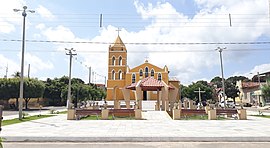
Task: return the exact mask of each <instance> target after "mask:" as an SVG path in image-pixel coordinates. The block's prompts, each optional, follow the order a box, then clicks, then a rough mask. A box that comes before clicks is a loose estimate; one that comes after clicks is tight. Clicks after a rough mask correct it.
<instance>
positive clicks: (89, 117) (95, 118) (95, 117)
mask: <svg viewBox="0 0 270 148" xmlns="http://www.w3.org/2000/svg"><path fill="white" fill-rule="evenodd" d="M81 120H101V116H94V115H93V116H87V117H82V118H81ZM108 120H135V117H134V116H131V117H119V116H109V117H108Z"/></svg>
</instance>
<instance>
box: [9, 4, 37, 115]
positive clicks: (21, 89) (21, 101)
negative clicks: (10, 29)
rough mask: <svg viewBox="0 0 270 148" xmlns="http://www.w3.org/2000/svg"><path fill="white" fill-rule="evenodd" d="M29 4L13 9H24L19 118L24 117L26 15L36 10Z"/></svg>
mask: <svg viewBox="0 0 270 148" xmlns="http://www.w3.org/2000/svg"><path fill="white" fill-rule="evenodd" d="M26 9H27V6H23V10H20V9H13V10H14V12H19V11H22V16H23V35H22V61H21V77H20V96H19V119H20V120H21V119H22V107H23V69H24V46H25V45H24V44H25V17H26V15H27V14H26V12H30V13H34V12H35V11H34V10H27V11H26Z"/></svg>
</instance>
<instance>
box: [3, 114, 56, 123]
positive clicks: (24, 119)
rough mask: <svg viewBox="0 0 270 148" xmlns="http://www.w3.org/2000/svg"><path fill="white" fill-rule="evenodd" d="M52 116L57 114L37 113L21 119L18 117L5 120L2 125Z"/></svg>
mask: <svg viewBox="0 0 270 148" xmlns="http://www.w3.org/2000/svg"><path fill="white" fill-rule="evenodd" d="M52 116H55V115H36V116H26V117H24V118H23V119H22V120H19V119H18V118H16V119H11V120H3V121H2V126H5V125H11V124H16V123H22V122H26V121H31V120H37V119H42V118H47V117H52Z"/></svg>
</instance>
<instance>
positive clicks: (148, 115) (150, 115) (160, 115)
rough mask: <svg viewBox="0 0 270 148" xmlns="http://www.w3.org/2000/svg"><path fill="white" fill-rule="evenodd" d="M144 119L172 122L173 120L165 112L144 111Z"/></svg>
mask: <svg viewBox="0 0 270 148" xmlns="http://www.w3.org/2000/svg"><path fill="white" fill-rule="evenodd" d="M142 118H143V119H146V120H157V122H158V120H159V121H165V120H172V118H171V117H170V116H169V115H168V114H167V112H165V111H143V112H142Z"/></svg>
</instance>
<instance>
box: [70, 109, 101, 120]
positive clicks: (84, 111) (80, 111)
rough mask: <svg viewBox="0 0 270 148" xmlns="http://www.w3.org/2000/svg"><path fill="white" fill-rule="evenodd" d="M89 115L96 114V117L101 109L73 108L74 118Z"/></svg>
mask: <svg viewBox="0 0 270 148" xmlns="http://www.w3.org/2000/svg"><path fill="white" fill-rule="evenodd" d="M89 115H96V116H97V119H98V116H99V115H101V110H100V109H76V110H75V117H76V119H80V118H81V117H84V116H89Z"/></svg>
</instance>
